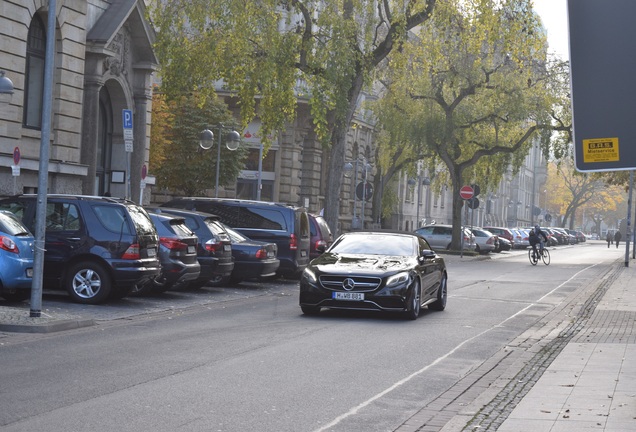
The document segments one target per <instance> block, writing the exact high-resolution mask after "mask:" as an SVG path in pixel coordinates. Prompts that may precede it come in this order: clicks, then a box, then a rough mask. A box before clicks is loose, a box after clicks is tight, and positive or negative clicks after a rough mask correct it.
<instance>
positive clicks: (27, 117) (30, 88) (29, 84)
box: [23, 15, 46, 129]
mask: <svg viewBox="0 0 636 432" xmlns="http://www.w3.org/2000/svg"><path fill="white" fill-rule="evenodd" d="M45 51H46V29H45V27H44V22H42V19H41V18H40V17H39V16H38V15H35V16H34V17H33V19H32V20H31V26H30V27H29V35H28V38H27V52H26V71H25V89H24V119H23V123H24V126H26V127H29V128H33V129H40V128H41V127H42V96H43V94H44V57H45Z"/></svg>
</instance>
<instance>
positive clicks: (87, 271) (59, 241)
mask: <svg viewBox="0 0 636 432" xmlns="http://www.w3.org/2000/svg"><path fill="white" fill-rule="evenodd" d="M36 204H37V196H36V195H18V196H14V197H10V198H5V199H2V200H0V209H3V210H9V211H10V212H12V213H13V214H15V215H16V216H18V218H20V219H21V220H22V222H23V223H24V224H25V225H26V226H27V227H28V228H29V229H30V230H31V231H34V230H35V213H36ZM158 243H159V238H158V236H157V231H156V230H155V227H154V225H153V223H152V221H151V220H150V218H149V216H148V213H146V211H145V210H144V209H143V208H141V207H140V206H138V205H136V204H135V203H133V202H131V201H127V200H123V199H121V198H110V197H95V196H83V195H48V197H47V205H46V242H45V249H46V252H45V254H44V274H43V280H44V283H43V289H51V290H53V289H63V290H66V291H67V292H68V293H69V295H70V296H71V298H72V299H73V300H74V301H76V302H78V303H85V304H97V303H101V302H103V301H105V300H106V299H108V298H109V297H111V298H121V297H124V296H126V295H128V294H129V293H130V291H131V290H132V289H133V287H134V286H135V285H136V284H139V283H143V282H144V281H147V280H149V279H153V278H156V277H158V276H159V275H160V273H161V264H160V262H159V260H158V258H157V247H158Z"/></svg>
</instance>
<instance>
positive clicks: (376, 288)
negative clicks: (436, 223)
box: [299, 231, 448, 320]
mask: <svg viewBox="0 0 636 432" xmlns="http://www.w3.org/2000/svg"><path fill="white" fill-rule="evenodd" d="M379 245H380V246H381V247H378V246H379ZM447 277H448V276H447V273H446V265H445V263H444V259H443V258H441V257H440V256H439V255H437V254H436V253H435V252H434V251H433V250H432V249H431V246H430V245H429V244H428V242H427V241H426V240H425V239H424V238H423V237H421V236H419V235H416V234H415V233H405V232H395V233H394V232H369V231H363V232H359V231H356V232H349V233H345V234H342V235H340V237H338V239H337V240H336V241H335V242H334V244H333V245H331V247H330V248H329V249H328V250H327V251H326V252H325V253H323V254H322V255H321V256H319V257H318V258H316V259H314V260H312V261H311V263H310V264H309V265H308V266H307V268H306V269H305V271H304V272H303V274H302V276H301V278H300V298H299V303H300V307H301V309H302V311H303V313H304V314H309V315H312V314H317V313H319V312H320V309H321V308H331V309H357V310H371V311H387V312H400V313H403V314H404V315H405V317H406V318H408V319H411V320H415V319H417V317H418V316H419V313H420V308H421V307H423V306H427V305H428V307H429V309H433V310H440V311H441V310H444V308H445V307H446V299H447V295H448V294H447V286H446V282H447Z"/></svg>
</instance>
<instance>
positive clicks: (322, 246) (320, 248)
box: [316, 243, 327, 253]
mask: <svg viewBox="0 0 636 432" xmlns="http://www.w3.org/2000/svg"><path fill="white" fill-rule="evenodd" d="M326 250H327V245H326V244H322V243H321V244H319V245H317V246H316V252H320V253H323V252H324V251H326Z"/></svg>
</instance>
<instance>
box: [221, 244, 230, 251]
mask: <svg viewBox="0 0 636 432" xmlns="http://www.w3.org/2000/svg"><path fill="white" fill-rule="evenodd" d="M223 250H224V251H225V252H229V251H231V250H232V245H223Z"/></svg>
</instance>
